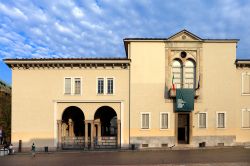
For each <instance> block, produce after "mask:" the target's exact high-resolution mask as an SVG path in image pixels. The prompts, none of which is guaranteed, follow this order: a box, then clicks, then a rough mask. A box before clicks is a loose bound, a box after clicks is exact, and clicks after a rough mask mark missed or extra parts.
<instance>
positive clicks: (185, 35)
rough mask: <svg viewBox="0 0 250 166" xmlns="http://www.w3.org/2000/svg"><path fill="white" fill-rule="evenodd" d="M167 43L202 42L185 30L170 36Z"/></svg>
mask: <svg viewBox="0 0 250 166" xmlns="http://www.w3.org/2000/svg"><path fill="white" fill-rule="evenodd" d="M167 40H168V41H202V39H201V38H200V37H198V36H196V35H195V34H193V33H191V32H189V31H187V30H185V29H184V30H182V31H180V32H178V33H176V34H174V35H172V36H170V37H169V38H168V39H167Z"/></svg>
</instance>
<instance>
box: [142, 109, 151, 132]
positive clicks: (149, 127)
mask: <svg viewBox="0 0 250 166" xmlns="http://www.w3.org/2000/svg"><path fill="white" fill-rule="evenodd" d="M143 114H148V118H149V120H148V123H149V124H148V128H143V126H142V125H143V124H142V115H143ZM140 127H141V128H140V130H150V129H151V112H140Z"/></svg>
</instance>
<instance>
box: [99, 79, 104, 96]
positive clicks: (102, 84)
mask: <svg viewBox="0 0 250 166" xmlns="http://www.w3.org/2000/svg"><path fill="white" fill-rule="evenodd" d="M97 93H98V94H104V78H98V81H97Z"/></svg>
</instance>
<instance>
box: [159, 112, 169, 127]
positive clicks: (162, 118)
mask: <svg viewBox="0 0 250 166" xmlns="http://www.w3.org/2000/svg"><path fill="white" fill-rule="evenodd" d="M160 124H161V125H160V128H161V129H168V127H169V126H168V113H167V112H162V113H160Z"/></svg>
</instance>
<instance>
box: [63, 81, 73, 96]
mask: <svg viewBox="0 0 250 166" xmlns="http://www.w3.org/2000/svg"><path fill="white" fill-rule="evenodd" d="M66 79H70V93H66ZM63 80H64V81H63V88H64V90H63V94H64V95H67V96H69V95H72V77H64V79H63Z"/></svg>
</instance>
